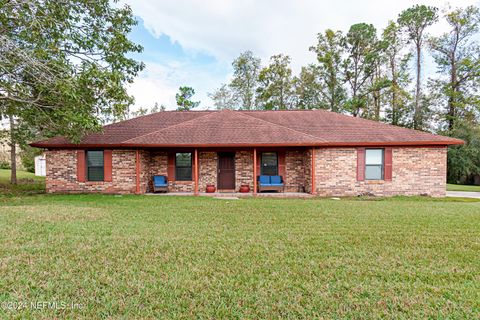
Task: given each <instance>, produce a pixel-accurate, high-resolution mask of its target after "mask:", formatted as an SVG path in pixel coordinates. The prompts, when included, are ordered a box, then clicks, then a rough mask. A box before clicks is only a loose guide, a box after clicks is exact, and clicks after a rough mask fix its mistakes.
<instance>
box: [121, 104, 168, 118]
mask: <svg viewBox="0 0 480 320" xmlns="http://www.w3.org/2000/svg"><path fill="white" fill-rule="evenodd" d="M165 110H166V107H165V106H164V105H163V104H162V105H158V102H155V104H154V105H153V107H151V108H150V109H149V108H146V107H145V108H144V107H139V108H138V109H137V110H136V111H132V112H130V116H129V118H136V117H140V116H145V115H147V114H152V113H156V112H161V111H165Z"/></svg>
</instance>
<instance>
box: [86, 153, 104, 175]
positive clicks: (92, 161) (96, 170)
mask: <svg viewBox="0 0 480 320" xmlns="http://www.w3.org/2000/svg"><path fill="white" fill-rule="evenodd" d="M103 174H104V171H103V151H87V179H88V181H103Z"/></svg>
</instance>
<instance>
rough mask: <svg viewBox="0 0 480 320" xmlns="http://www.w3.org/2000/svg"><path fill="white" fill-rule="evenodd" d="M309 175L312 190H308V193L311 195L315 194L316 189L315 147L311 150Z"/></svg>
mask: <svg viewBox="0 0 480 320" xmlns="http://www.w3.org/2000/svg"><path fill="white" fill-rule="evenodd" d="M311 171H312V172H311V174H312V178H311V180H312V190H310V193H311V194H313V195H316V194H317V189H316V188H315V147H313V148H312V169H311Z"/></svg>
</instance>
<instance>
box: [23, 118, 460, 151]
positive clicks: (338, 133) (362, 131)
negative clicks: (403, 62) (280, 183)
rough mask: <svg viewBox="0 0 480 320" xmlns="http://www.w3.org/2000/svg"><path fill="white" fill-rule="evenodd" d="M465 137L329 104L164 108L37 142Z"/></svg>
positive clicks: (313, 142)
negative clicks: (75, 138) (72, 137)
mask: <svg viewBox="0 0 480 320" xmlns="http://www.w3.org/2000/svg"><path fill="white" fill-rule="evenodd" d="M461 143H463V141H462V140H458V139H453V138H449V137H444V136H439V135H434V134H430V133H426V132H421V131H416V130H411V129H406V128H401V127H396V126H392V125H388V124H385V123H381V122H377V121H371V120H366V119H361V118H354V117H351V116H347V115H342V114H338V113H334V112H329V111H324V110H295V111H230V110H222V111H163V112H158V113H154V114H151V115H147V116H142V117H138V118H135V119H131V120H126V121H122V122H118V123H114V124H110V125H107V126H105V127H104V130H103V132H101V133H93V134H90V135H87V136H85V137H84V138H83V139H82V141H81V142H80V144H72V143H70V142H69V141H68V140H67V139H65V138H63V137H56V138H52V139H49V140H44V141H40V142H36V143H33V144H32V146H35V147H39V148H68V147H174V146H176V147H194V146H198V147H201V146H203V147H230V146H368V145H450V144H461Z"/></svg>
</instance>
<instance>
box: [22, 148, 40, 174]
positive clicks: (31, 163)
mask: <svg viewBox="0 0 480 320" xmlns="http://www.w3.org/2000/svg"><path fill="white" fill-rule="evenodd" d="M41 154H42V149H37V148H32V147H30V146H26V147H24V148H22V151H21V153H20V155H21V158H22V165H23V167H24V169H25V171H28V172H32V173H34V172H35V157H36V156H38V155H41Z"/></svg>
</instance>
